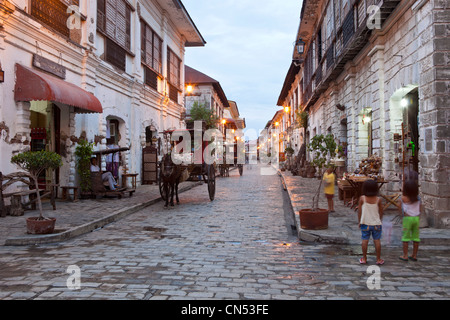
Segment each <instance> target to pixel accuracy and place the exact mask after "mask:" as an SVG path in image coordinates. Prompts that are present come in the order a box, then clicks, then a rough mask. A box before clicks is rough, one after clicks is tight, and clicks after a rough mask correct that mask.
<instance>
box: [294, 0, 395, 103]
mask: <svg viewBox="0 0 450 320" xmlns="http://www.w3.org/2000/svg"><path fill="white" fill-rule="evenodd" d="M399 3H400V0H395V1H394V0H390V1H388V0H360V1H355V5H354V6H353V7H352V9H350V11H349V12H348V14H347V15H346V16H345V17H344V19H343V20H342V24H341V25H340V26H339V27H338V28H337V29H335V30H334V39H333V40H332V41H331V43H330V44H329V46H328V48H326V50H325V51H324V52H325V54H324V55H323V57H321V59H320V61H318V62H317V64H318V66H317V68H316V69H315V70H314V73H312V70H311V66H312V65H313V64H312V62H311V59H312V58H314V57H311V55H312V54H313V50H308V53H307V57H306V59H305V65H304V69H305V77H304V80H305V83H304V87H303V90H304V91H303V96H302V97H303V100H302V104H303V105H304V106H306V108H308V107H310V106H312V105H313V104H314V103H315V102H316V101H317V100H318V99H319V97H320V95H321V94H322V93H323V92H325V90H327V89H328V87H329V84H330V82H332V81H334V80H335V79H336V78H337V77H338V76H339V75H340V74H341V73H342V72H343V71H344V66H345V64H346V63H347V62H349V61H352V60H353V59H354V58H355V57H356V55H357V54H358V53H359V52H360V51H361V50H362V49H363V48H364V47H365V46H366V44H367V43H368V40H369V37H370V35H371V34H372V29H370V28H369V27H368V26H367V21H368V19H369V14H368V13H367V8H369V7H370V6H371V5H376V6H378V7H379V8H380V13H381V25H383V23H384V22H385V21H386V19H387V18H388V17H389V16H390V15H391V13H392V12H393V11H394V9H395V8H396V7H397V5H398V4H399ZM320 18H321V17H317V19H318V20H320ZM336 25H337V24H336V23H335V26H336ZM311 47H312V46H311V45H310V48H311ZM311 73H312V74H311Z"/></svg>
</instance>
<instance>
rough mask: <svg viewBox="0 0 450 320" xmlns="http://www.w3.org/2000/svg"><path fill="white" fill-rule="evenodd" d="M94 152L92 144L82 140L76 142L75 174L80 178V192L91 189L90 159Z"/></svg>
mask: <svg viewBox="0 0 450 320" xmlns="http://www.w3.org/2000/svg"><path fill="white" fill-rule="evenodd" d="M93 150H94V144H93V143H89V142H88V141H87V140H85V139H82V140H80V141H79V142H78V146H77V147H76V149H75V155H76V156H77V173H78V176H79V177H80V188H81V191H85V192H86V191H89V190H90V189H91V157H92V153H93Z"/></svg>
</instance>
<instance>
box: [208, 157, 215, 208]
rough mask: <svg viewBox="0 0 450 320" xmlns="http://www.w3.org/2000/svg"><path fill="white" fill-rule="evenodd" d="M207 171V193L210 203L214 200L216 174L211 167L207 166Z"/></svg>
mask: <svg viewBox="0 0 450 320" xmlns="http://www.w3.org/2000/svg"><path fill="white" fill-rule="evenodd" d="M207 170H208V172H207V173H208V193H209V199H210V200H211V201H213V200H214V196H215V194H216V172H215V170H214V166H213V165H209V166H208V167H207Z"/></svg>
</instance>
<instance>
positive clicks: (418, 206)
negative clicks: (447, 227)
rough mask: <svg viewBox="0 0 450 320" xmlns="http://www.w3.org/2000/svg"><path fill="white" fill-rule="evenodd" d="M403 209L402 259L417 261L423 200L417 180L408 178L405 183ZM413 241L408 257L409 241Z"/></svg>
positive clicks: (402, 198) (402, 199)
mask: <svg viewBox="0 0 450 320" xmlns="http://www.w3.org/2000/svg"><path fill="white" fill-rule="evenodd" d="M400 202H401V203H400V204H401V210H402V211H403V233H402V242H403V256H400V257H399V258H400V260H402V261H408V259H409V260H412V261H417V252H418V251H419V242H420V238H419V223H420V212H421V211H422V201H421V200H420V198H419V186H418V184H417V182H416V181H415V180H406V181H405V183H404V184H403V194H402V197H401V200H400ZM410 241H412V242H413V254H412V256H410V257H408V246H409V242H410Z"/></svg>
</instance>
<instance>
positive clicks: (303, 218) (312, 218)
mask: <svg viewBox="0 0 450 320" xmlns="http://www.w3.org/2000/svg"><path fill="white" fill-rule="evenodd" d="M321 188H322V179H320V183H319V187H318V188H317V191H316V193H315V194H314V196H313V198H312V207H311V208H305V209H301V210H300V211H299V217H300V227H301V228H302V229H305V230H323V229H328V209H321V208H319V197H320V190H321Z"/></svg>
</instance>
